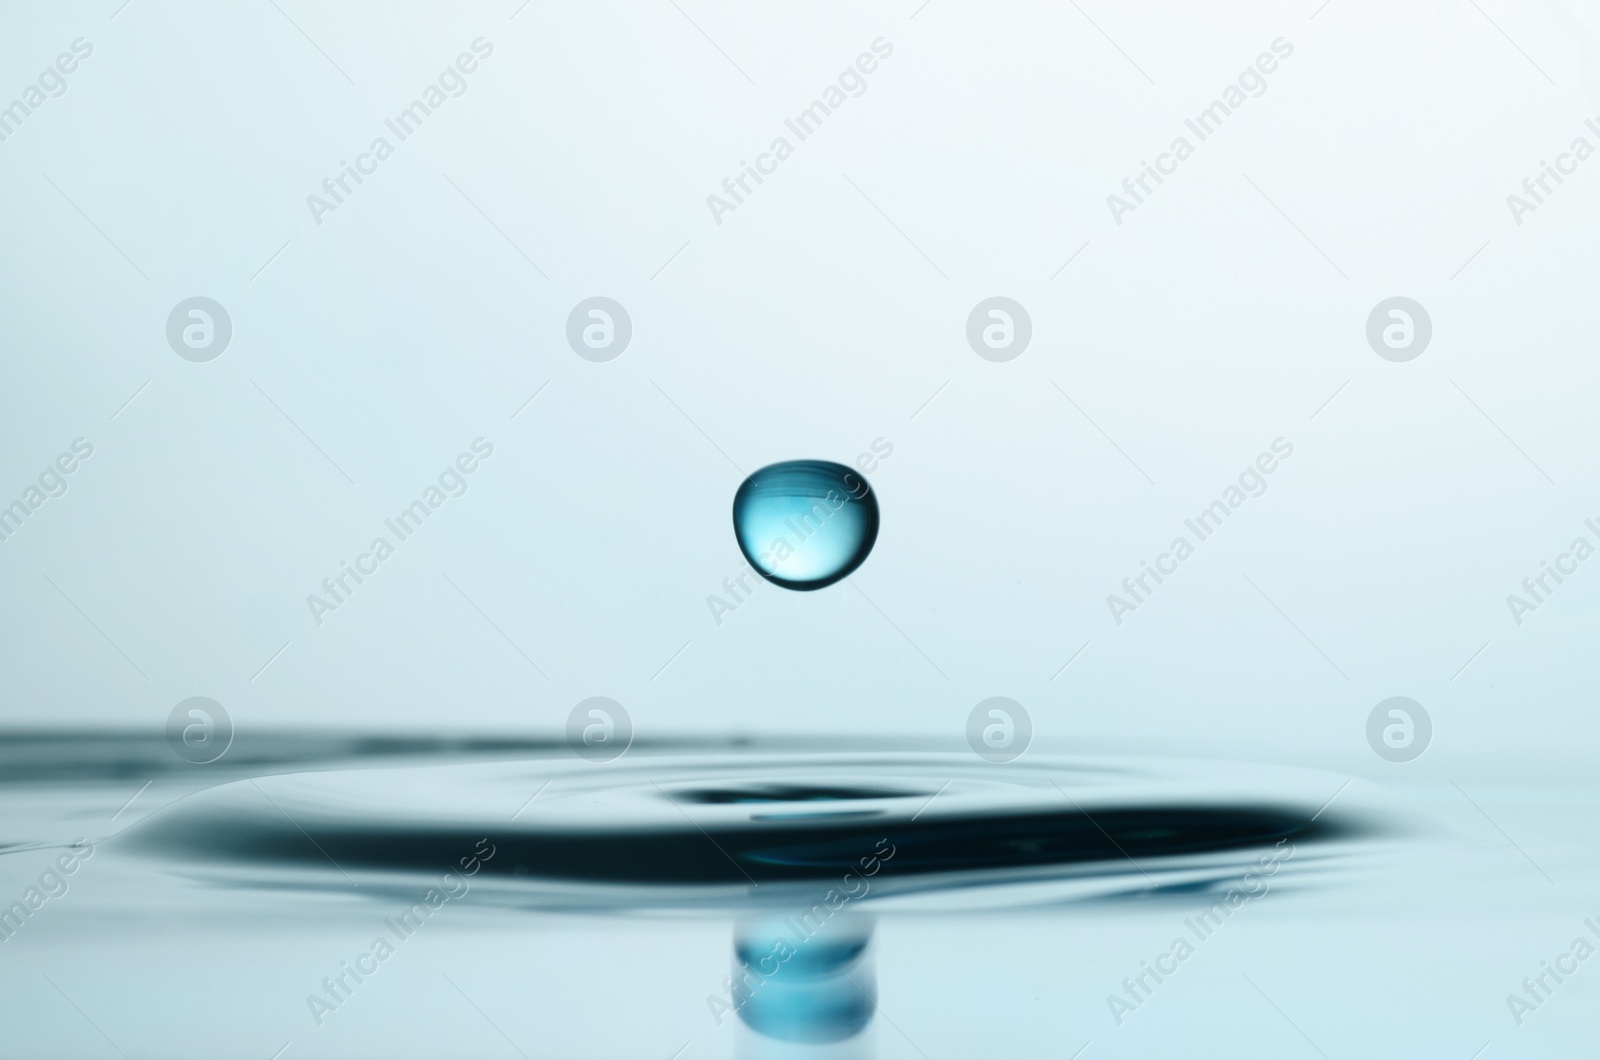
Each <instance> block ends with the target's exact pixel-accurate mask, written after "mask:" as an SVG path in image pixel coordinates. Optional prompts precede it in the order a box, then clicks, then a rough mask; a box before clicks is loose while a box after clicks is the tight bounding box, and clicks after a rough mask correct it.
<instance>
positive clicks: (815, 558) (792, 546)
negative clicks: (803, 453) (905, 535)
mask: <svg viewBox="0 0 1600 1060" xmlns="http://www.w3.org/2000/svg"><path fill="white" fill-rule="evenodd" d="M733 532H734V536H735V537H736V538H737V539H738V541H739V550H740V551H741V552H743V553H744V558H745V559H747V560H749V561H750V565H751V566H752V567H754V568H755V569H756V572H757V573H758V574H760V575H761V576H762V577H763V578H765V579H767V581H769V582H772V583H773V584H774V585H781V586H783V587H784V588H785V589H800V590H810V589H821V588H822V587H823V586H825V585H832V584H833V583H834V582H836V581H838V580H839V579H840V578H844V577H847V576H848V575H849V574H850V573H851V572H852V571H854V570H855V569H856V568H857V567H859V566H861V564H862V562H863V561H864V560H865V559H866V558H867V554H868V553H869V552H871V551H872V545H873V542H875V541H877V539H878V497H877V495H876V494H875V493H873V491H872V486H871V485H870V484H869V483H868V482H867V480H866V478H864V477H863V476H862V475H861V474H860V473H859V472H857V471H856V470H855V469H853V468H849V467H846V466H845V465H843V464H835V463H832V462H831V461H827V460H788V461H785V462H784V463H781V464H771V465H768V466H767V467H764V468H762V469H761V470H759V471H757V472H755V473H754V474H753V475H751V476H750V477H749V478H747V479H745V480H744V482H743V484H741V485H740V486H739V492H738V493H736V494H734V496H733Z"/></svg>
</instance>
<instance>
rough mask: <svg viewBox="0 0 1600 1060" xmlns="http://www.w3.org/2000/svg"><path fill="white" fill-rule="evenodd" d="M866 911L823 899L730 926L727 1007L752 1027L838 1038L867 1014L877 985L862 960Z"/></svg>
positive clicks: (809, 1038)
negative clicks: (835, 907)
mask: <svg viewBox="0 0 1600 1060" xmlns="http://www.w3.org/2000/svg"><path fill="white" fill-rule="evenodd" d="M872 928H873V923H872V918H870V917H863V916H857V915H855V914H853V913H851V912H841V913H839V914H837V915H836V914H835V913H834V912H833V911H832V910H831V909H830V908H829V906H828V905H827V904H826V903H825V902H823V901H822V900H820V899H819V900H818V901H817V902H816V903H815V904H814V905H811V906H810V907H804V906H802V907H800V908H798V909H796V910H794V911H793V912H792V913H791V915H789V916H787V917H784V918H782V919H779V918H776V917H773V918H766V919H760V920H750V921H745V922H743V923H741V924H739V925H738V926H736V927H735V929H734V935H733V954H734V963H733V973H732V977H731V982H734V983H737V984H738V985H739V989H738V991H737V992H733V993H732V1003H733V1007H735V1008H736V1009H737V1010H738V1013H739V1018H740V1019H741V1020H742V1021H743V1022H744V1024H745V1025H746V1026H747V1027H749V1028H750V1029H751V1030H754V1031H755V1032H757V1033H758V1034H761V1035H764V1036H765V1037H767V1038H773V1039H777V1040H778V1041H785V1042H806V1043H821V1042H838V1041H843V1040H844V1039H847V1038H853V1037H855V1036H856V1035H858V1034H860V1033H861V1032H862V1031H863V1030H865V1029H866V1026H867V1024H868V1023H870V1022H871V1021H872V1013H873V1010H874V1009H875V1007H876V1004H877V994H878V988H877V983H876V981H875V978H874V976H873V974H872V968H871V965H870V964H869V963H868V962H867V961H866V960H864V957H865V954H866V950H867V945H868V943H869V942H870V941H871V939H872Z"/></svg>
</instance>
